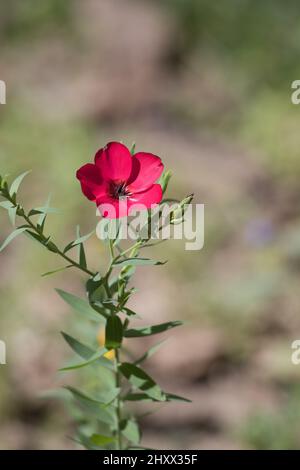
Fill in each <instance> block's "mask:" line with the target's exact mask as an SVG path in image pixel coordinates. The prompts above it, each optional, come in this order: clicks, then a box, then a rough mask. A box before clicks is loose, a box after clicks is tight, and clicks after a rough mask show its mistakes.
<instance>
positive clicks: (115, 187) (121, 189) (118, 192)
mask: <svg viewBox="0 0 300 470" xmlns="http://www.w3.org/2000/svg"><path fill="white" fill-rule="evenodd" d="M110 193H111V196H112V197H113V198H114V199H124V198H126V197H128V196H130V194H131V193H130V191H129V190H128V188H127V186H126V181H120V182H116V181H112V182H111V185H110Z"/></svg>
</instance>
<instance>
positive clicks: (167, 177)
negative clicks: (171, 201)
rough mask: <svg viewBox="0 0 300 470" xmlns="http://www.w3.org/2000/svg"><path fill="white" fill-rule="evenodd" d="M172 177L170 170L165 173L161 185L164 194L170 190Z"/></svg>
mask: <svg viewBox="0 0 300 470" xmlns="http://www.w3.org/2000/svg"><path fill="white" fill-rule="evenodd" d="M171 177H172V172H171V171H170V170H167V171H165V172H164V173H163V175H162V177H161V181H160V184H161V187H162V191H163V194H164V193H165V192H166V190H167V188H168V184H169V181H170V179H171Z"/></svg>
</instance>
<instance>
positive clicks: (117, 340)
mask: <svg viewBox="0 0 300 470" xmlns="http://www.w3.org/2000/svg"><path fill="white" fill-rule="evenodd" d="M122 339H123V325H122V322H121V320H120V318H119V317H118V316H117V315H113V316H110V317H109V318H108V319H107V322H106V328H105V347H106V348H107V349H115V348H119V347H120V346H121V343H122Z"/></svg>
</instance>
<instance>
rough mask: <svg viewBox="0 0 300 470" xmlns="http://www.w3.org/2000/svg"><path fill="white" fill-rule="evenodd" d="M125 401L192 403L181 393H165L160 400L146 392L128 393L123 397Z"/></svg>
mask: <svg viewBox="0 0 300 470" xmlns="http://www.w3.org/2000/svg"><path fill="white" fill-rule="evenodd" d="M123 400H124V401H146V402H149V401H154V402H162V401H168V402H170V401H181V402H185V403H192V401H191V400H189V399H188V398H185V397H181V396H179V395H174V394H173V393H164V395H163V399H162V400H158V399H157V398H152V397H150V396H149V395H147V394H146V393H128V394H127V395H125V396H124V398H123Z"/></svg>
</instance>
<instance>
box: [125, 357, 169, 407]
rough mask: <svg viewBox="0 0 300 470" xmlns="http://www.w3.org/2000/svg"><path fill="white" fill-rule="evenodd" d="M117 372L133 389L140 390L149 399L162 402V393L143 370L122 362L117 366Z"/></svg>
mask: <svg viewBox="0 0 300 470" xmlns="http://www.w3.org/2000/svg"><path fill="white" fill-rule="evenodd" d="M119 370H120V372H121V373H122V375H124V377H126V379H127V380H128V381H129V382H130V383H131V384H132V385H133V386H134V387H136V388H138V389H140V390H142V391H143V392H145V393H146V394H147V395H148V396H149V397H151V398H154V399H156V400H159V401H164V399H165V398H164V397H165V395H164V393H163V391H162V390H161V388H160V387H159V386H158V385H157V384H156V382H155V381H154V380H153V379H152V377H150V376H149V375H148V374H147V373H146V372H145V371H144V370H143V369H141V368H140V367H137V366H135V365H134V364H130V363H129V362H123V363H122V364H120V365H119Z"/></svg>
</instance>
